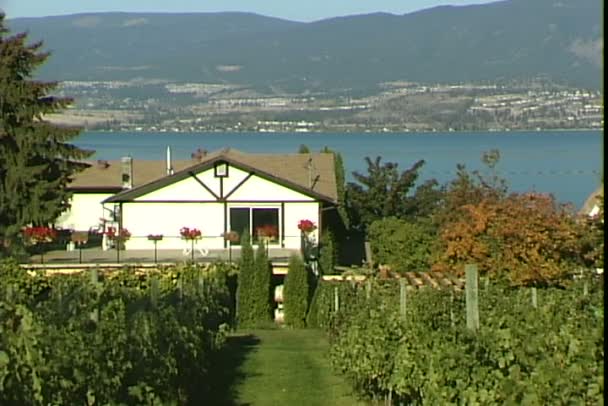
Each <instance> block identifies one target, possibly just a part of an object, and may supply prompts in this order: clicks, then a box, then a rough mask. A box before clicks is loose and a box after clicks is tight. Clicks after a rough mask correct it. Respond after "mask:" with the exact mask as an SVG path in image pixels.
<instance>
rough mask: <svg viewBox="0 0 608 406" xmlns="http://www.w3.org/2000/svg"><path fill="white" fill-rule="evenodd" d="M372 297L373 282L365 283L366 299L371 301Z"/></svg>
mask: <svg viewBox="0 0 608 406" xmlns="http://www.w3.org/2000/svg"><path fill="white" fill-rule="evenodd" d="M371 297H372V281H371V280H369V279H368V280H367V281H366V282H365V298H366V299H367V300H369V299H370V298H371Z"/></svg>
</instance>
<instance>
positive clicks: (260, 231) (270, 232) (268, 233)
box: [255, 224, 279, 238]
mask: <svg viewBox="0 0 608 406" xmlns="http://www.w3.org/2000/svg"><path fill="white" fill-rule="evenodd" d="M255 232H256V234H257V235H258V237H270V238H274V237H278V236H279V231H278V230H277V227H276V226H273V225H271V224H265V225H263V226H260V227H258V228H256V229H255Z"/></svg>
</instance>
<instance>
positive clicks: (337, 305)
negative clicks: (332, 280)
mask: <svg viewBox="0 0 608 406" xmlns="http://www.w3.org/2000/svg"><path fill="white" fill-rule="evenodd" d="M338 310H340V296H339V294H338V287H337V286H334V312H335V313H338Z"/></svg>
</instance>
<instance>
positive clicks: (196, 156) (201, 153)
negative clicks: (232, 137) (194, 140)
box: [190, 148, 207, 162]
mask: <svg viewBox="0 0 608 406" xmlns="http://www.w3.org/2000/svg"><path fill="white" fill-rule="evenodd" d="M205 156H207V150H206V149H201V148H197V149H196V151H194V152H193V153H192V154H190V157H192V159H193V160H195V161H199V162H200V161H202V160H203V158H204V157H205Z"/></svg>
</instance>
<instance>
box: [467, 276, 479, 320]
mask: <svg viewBox="0 0 608 406" xmlns="http://www.w3.org/2000/svg"><path fill="white" fill-rule="evenodd" d="M464 269H465V274H466V284H465V296H466V308H467V328H468V329H471V330H473V331H477V330H479V280H478V274H477V265H476V264H467V265H465V267H464Z"/></svg>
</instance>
